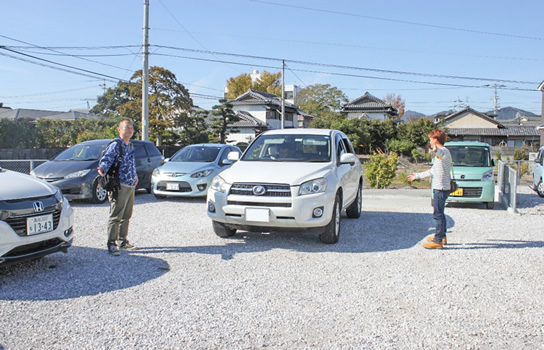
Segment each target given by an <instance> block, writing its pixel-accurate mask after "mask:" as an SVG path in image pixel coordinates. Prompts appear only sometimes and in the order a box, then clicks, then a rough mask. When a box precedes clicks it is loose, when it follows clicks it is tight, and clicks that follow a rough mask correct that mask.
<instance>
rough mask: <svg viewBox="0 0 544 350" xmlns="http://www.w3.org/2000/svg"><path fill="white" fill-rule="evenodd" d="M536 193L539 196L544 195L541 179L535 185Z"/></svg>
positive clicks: (543, 185)
mask: <svg viewBox="0 0 544 350" xmlns="http://www.w3.org/2000/svg"><path fill="white" fill-rule="evenodd" d="M536 193H538V195H539V196H540V197H544V183H543V182H542V179H541V180H540V181H539V182H538V185H536Z"/></svg>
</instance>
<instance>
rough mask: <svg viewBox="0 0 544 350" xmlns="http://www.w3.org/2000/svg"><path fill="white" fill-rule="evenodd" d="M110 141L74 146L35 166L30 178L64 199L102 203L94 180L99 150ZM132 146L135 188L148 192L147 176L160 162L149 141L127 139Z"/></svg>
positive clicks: (102, 194)
mask: <svg viewBox="0 0 544 350" xmlns="http://www.w3.org/2000/svg"><path fill="white" fill-rule="evenodd" d="M111 141H112V140H92V141H85V142H82V143H78V144H77V145H74V146H72V147H70V148H68V149H67V150H65V151H63V152H62V153H60V154H59V155H57V156H56V157H55V158H53V159H52V160H50V161H48V162H45V163H43V164H41V165H40V166H38V167H36V168H35V169H34V170H33V171H32V172H31V175H33V176H35V177H37V178H40V179H42V180H45V181H47V182H49V183H51V184H52V185H55V186H57V187H58V188H60V189H61V191H62V194H63V195H64V196H65V197H66V198H68V199H90V200H91V201H93V202H95V203H103V202H104V201H105V200H106V199H107V193H106V191H105V190H104V189H103V188H101V187H100V184H99V181H98V177H99V176H98V173H97V171H96V168H97V167H98V161H99V159H100V157H101V155H102V151H103V150H104V149H105V148H106V146H107V145H108V144H109V143H110V142H111ZM131 142H132V144H133V145H134V151H135V154H134V155H135V159H136V171H137V173H138V179H139V181H138V186H137V187H136V189H139V188H145V189H146V190H147V191H148V192H149V193H151V173H152V172H153V169H155V168H156V167H158V166H159V165H160V164H161V162H162V160H163V159H164V158H163V156H162V155H161V152H160V151H159V150H158V149H157V147H155V145H154V144H153V143H152V142H149V141H140V140H131Z"/></svg>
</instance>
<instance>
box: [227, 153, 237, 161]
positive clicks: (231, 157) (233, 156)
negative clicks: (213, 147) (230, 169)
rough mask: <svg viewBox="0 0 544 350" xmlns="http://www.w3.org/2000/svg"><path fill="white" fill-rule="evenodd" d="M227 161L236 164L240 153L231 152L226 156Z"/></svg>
mask: <svg viewBox="0 0 544 350" xmlns="http://www.w3.org/2000/svg"><path fill="white" fill-rule="evenodd" d="M227 159H228V160H230V161H232V162H236V161H238V160H239V159H240V153H238V152H236V151H233V152H229V154H228V155H227Z"/></svg>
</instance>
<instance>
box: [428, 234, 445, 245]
mask: <svg viewBox="0 0 544 350" xmlns="http://www.w3.org/2000/svg"><path fill="white" fill-rule="evenodd" d="M433 240H434V235H431V236H429V237H427V242H432V241H433ZM442 244H443V245H446V244H448V239H447V238H446V237H444V238H442Z"/></svg>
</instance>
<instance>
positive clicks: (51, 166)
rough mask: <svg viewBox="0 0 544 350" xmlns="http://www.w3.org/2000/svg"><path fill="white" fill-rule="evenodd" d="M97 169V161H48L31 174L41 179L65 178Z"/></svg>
mask: <svg viewBox="0 0 544 350" xmlns="http://www.w3.org/2000/svg"><path fill="white" fill-rule="evenodd" d="M97 167H98V160H50V161H47V162H45V163H43V164H41V165H39V166H37V167H36V168H35V169H34V171H33V174H34V175H36V176H38V177H41V178H49V177H53V178H58V177H65V176H66V175H68V174H71V173H75V172H76V171H80V170H85V169H89V168H90V169H94V170H96V168H97Z"/></svg>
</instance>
